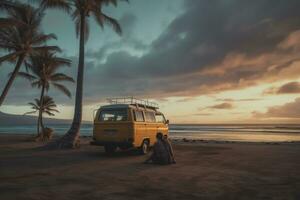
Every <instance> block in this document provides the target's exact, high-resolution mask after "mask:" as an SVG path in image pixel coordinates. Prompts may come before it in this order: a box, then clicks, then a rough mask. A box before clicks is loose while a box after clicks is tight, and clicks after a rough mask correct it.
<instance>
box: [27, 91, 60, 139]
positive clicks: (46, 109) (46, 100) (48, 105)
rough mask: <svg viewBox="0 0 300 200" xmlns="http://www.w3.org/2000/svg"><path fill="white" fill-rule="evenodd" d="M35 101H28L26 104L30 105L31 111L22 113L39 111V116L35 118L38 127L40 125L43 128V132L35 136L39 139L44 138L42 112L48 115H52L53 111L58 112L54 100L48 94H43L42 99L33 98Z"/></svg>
mask: <svg viewBox="0 0 300 200" xmlns="http://www.w3.org/2000/svg"><path fill="white" fill-rule="evenodd" d="M34 101H35V102H29V103H28V104H29V105H30V106H31V109H33V111H31V112H26V113H25V114H24V115H27V114H34V113H36V112H38V113H41V117H40V118H38V120H37V127H39V126H40V125H41V127H42V130H43V134H42V135H40V134H38V136H37V140H40V139H43V140H44V139H46V137H45V136H44V130H45V128H44V123H43V120H42V119H43V114H47V115H49V116H54V115H55V114H54V112H57V113H58V112H59V111H58V110H57V109H56V107H57V106H56V104H55V102H54V100H53V99H52V98H51V97H49V96H47V95H46V96H44V97H43V100H42V101H41V100H39V99H34Z"/></svg>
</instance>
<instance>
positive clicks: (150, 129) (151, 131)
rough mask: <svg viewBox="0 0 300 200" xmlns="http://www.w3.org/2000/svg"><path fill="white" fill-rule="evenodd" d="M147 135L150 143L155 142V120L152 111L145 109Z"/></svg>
mask: <svg viewBox="0 0 300 200" xmlns="http://www.w3.org/2000/svg"><path fill="white" fill-rule="evenodd" d="M145 117H146V122H147V123H146V129H147V137H148V138H149V139H150V145H151V146H152V145H154V143H155V142H156V134H157V123H156V122H155V114H154V112H150V111H145Z"/></svg>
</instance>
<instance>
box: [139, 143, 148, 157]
mask: <svg viewBox="0 0 300 200" xmlns="http://www.w3.org/2000/svg"><path fill="white" fill-rule="evenodd" d="M140 153H141V155H146V154H147V153H149V141H148V140H144V141H143V144H142V146H141V147H140Z"/></svg>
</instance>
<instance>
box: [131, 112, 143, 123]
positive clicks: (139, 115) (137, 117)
mask: <svg viewBox="0 0 300 200" xmlns="http://www.w3.org/2000/svg"><path fill="white" fill-rule="evenodd" d="M133 114H134V121H136V122H143V121H145V120H144V115H143V112H142V111H138V110H134V111H133Z"/></svg>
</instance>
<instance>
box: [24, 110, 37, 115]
mask: <svg viewBox="0 0 300 200" xmlns="http://www.w3.org/2000/svg"><path fill="white" fill-rule="evenodd" d="M36 112H37V110H36V111H30V112H26V113H24V114H23V115H29V114H34V113H36Z"/></svg>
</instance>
